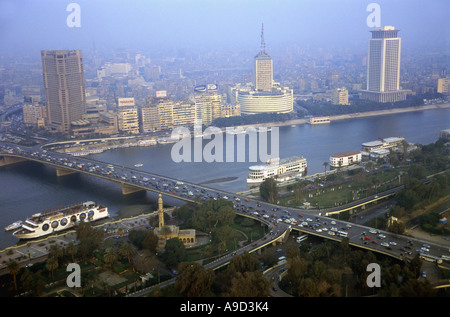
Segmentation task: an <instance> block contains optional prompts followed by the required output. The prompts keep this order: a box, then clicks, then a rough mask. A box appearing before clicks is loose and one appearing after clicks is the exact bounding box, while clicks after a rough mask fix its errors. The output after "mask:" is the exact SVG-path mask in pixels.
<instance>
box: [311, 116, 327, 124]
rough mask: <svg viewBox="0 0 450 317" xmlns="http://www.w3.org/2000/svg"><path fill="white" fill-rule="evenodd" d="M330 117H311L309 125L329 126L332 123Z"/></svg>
mask: <svg viewBox="0 0 450 317" xmlns="http://www.w3.org/2000/svg"><path fill="white" fill-rule="evenodd" d="M330 122H331V120H330V117H310V118H309V124H312V125H314V124H327V123H330Z"/></svg>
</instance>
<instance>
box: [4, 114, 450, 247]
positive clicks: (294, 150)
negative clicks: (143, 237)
mask: <svg viewBox="0 0 450 317" xmlns="http://www.w3.org/2000/svg"><path fill="white" fill-rule="evenodd" d="M448 128H450V108H446V109H436V110H427V111H419V112H409V113H401V114H390V115H383V116H376V117H367V118H357V119H346V120H339V121H334V122H331V123H330V124H326V125H315V126H311V125H309V124H302V125H297V126H284V127H280V128H279V156H280V158H281V159H283V158H287V157H290V156H301V155H303V156H304V157H306V158H307V161H308V173H309V174H314V173H317V172H323V171H324V166H323V163H324V162H329V158H330V156H331V155H333V154H337V153H342V152H348V151H360V150H361V143H363V142H368V141H373V140H376V139H377V138H387V137H393V136H402V137H404V138H405V139H406V141H408V142H413V143H420V144H429V143H432V142H435V141H436V140H437V139H438V136H439V131H441V130H444V129H448ZM224 139H226V138H225V137H224ZM269 140H270V137H269ZM204 142H205V143H208V142H210V141H209V140H207V141H204ZM173 146H174V144H158V145H156V146H151V147H130V148H121V149H115V150H108V151H105V152H103V153H101V154H96V155H91V158H93V159H96V160H101V161H105V162H110V163H113V164H119V165H123V166H127V167H133V166H134V165H135V164H137V163H142V164H143V166H142V167H141V169H142V170H145V171H148V172H153V173H156V174H160V175H165V176H169V177H173V178H177V179H181V180H186V181H190V182H193V183H204V182H207V184H205V185H206V186H209V187H214V188H218V189H221V190H225V191H230V192H238V191H242V190H245V189H247V188H248V187H247V185H246V178H247V175H248V167H249V166H250V165H255V163H252V162H249V161H248V157H247V160H246V162H239V163H238V162H233V163H230V162H223V163H218V162H213V163H207V162H204V161H203V162H198V163H195V162H182V163H176V162H174V161H173V160H172V156H171V150H172V147H173ZM269 153H270V151H269ZM155 197H156V196H155V194H153V193H150V192H148V193H136V194H132V195H129V196H123V195H122V194H121V188H120V186H119V185H117V184H114V183H112V182H109V181H105V180H101V179H97V178H95V177H91V176H87V175H82V174H75V175H68V176H65V177H59V178H58V177H57V176H56V173H55V170H54V169H53V168H51V167H47V166H44V165H41V164H38V163H33V162H24V163H20V164H16V165H12V166H6V167H1V168H0V230H1V231H0V249H3V248H5V247H8V246H10V245H14V244H16V243H17V239H16V238H14V237H13V236H12V235H11V233H10V232H4V231H3V229H1V228H4V227H6V226H7V225H9V224H10V223H12V222H14V221H16V220H25V219H26V218H27V217H29V216H31V215H32V214H34V213H37V212H41V211H43V210H48V209H53V208H55V207H58V206H69V205H72V204H74V203H77V202H82V201H86V200H94V201H98V202H100V203H103V204H105V205H107V206H108V208H109V212H110V214H111V215H112V216H117V215H118V214H119V213H122V212H124V211H126V210H127V209H128V208H131V207H132V208H142V209H143V210H144V209H148V208H149V206H150V205H153V204H154V203H155ZM164 202H165V203H167V204H171V205H178V204H181V202H180V201H176V200H173V199H170V198H165V199H164Z"/></svg>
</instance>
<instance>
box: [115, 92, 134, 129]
mask: <svg viewBox="0 0 450 317" xmlns="http://www.w3.org/2000/svg"><path fill="white" fill-rule="evenodd" d="M117 106H118V107H117V123H118V127H119V131H120V132H124V133H130V134H137V133H139V116H138V109H137V107H136V105H135V103H134V98H119V99H118V103H117Z"/></svg>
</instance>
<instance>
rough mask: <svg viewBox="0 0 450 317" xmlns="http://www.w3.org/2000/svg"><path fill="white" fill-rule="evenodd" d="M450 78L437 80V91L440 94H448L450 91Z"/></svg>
mask: <svg viewBox="0 0 450 317" xmlns="http://www.w3.org/2000/svg"><path fill="white" fill-rule="evenodd" d="M449 87H450V78H448V77H445V78H439V79H438V82H437V92H438V93H440V94H447V93H449V92H450V89H449Z"/></svg>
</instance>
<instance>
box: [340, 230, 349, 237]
mask: <svg viewBox="0 0 450 317" xmlns="http://www.w3.org/2000/svg"><path fill="white" fill-rule="evenodd" d="M338 235H340V236H341V237H344V238H347V237H348V233H347V232H345V231H338Z"/></svg>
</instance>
